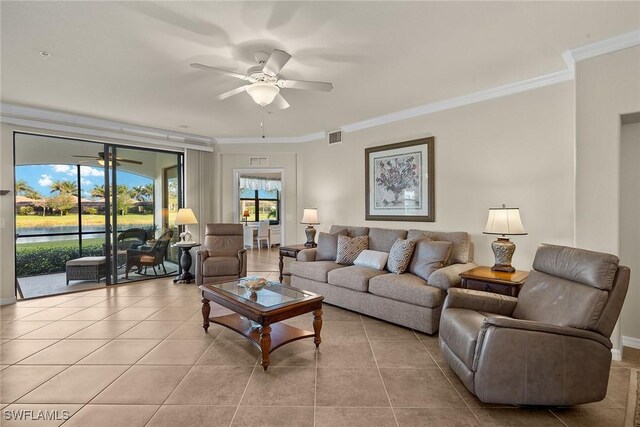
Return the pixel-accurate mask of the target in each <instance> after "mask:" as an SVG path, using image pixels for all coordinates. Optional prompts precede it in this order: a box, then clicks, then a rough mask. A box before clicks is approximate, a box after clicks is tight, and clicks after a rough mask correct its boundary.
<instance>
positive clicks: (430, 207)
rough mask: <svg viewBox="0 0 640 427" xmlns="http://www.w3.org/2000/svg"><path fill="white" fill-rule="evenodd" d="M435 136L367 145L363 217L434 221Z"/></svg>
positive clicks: (379, 219)
mask: <svg viewBox="0 0 640 427" xmlns="http://www.w3.org/2000/svg"><path fill="white" fill-rule="evenodd" d="M434 144H435V138H434V137H428V138H421V139H414V140H411V141H405V142H398V143H395V144H388V145H381V146H378V147H370V148H366V149H365V151H364V158H365V197H366V212H365V220H372V221H375V220H377V221H421V222H433V221H435V180H434V178H435V169H434V165H435V159H434Z"/></svg>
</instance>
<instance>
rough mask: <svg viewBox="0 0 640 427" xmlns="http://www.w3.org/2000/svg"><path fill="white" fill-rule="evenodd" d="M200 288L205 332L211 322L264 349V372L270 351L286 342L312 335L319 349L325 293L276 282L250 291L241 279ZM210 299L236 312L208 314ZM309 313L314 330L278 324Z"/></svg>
mask: <svg viewBox="0 0 640 427" xmlns="http://www.w3.org/2000/svg"><path fill="white" fill-rule="evenodd" d="M200 289H201V290H202V321H203V323H202V327H203V328H204V330H205V332H206V331H207V330H208V329H209V322H213V323H217V324H219V325H222V326H225V327H227V328H229V329H231V330H233V331H235V332H237V333H239V334H240V335H242V336H244V337H246V338H247V339H249V341H251V342H252V343H253V344H254V345H256V346H257V347H258V349H260V350H261V351H262V368H263V369H264V370H265V371H266V370H267V368H268V367H269V361H270V360H269V355H270V354H271V352H272V351H274V350H276V349H277V348H279V347H281V346H283V345H285V344H287V343H290V342H292V341H297V340H300V339H303V338H311V337H313V342H314V343H315V345H316V348H318V347H319V346H320V343H321V341H322V340H321V339H320V331H321V330H322V300H323V299H324V297H323V296H322V295H318V294H314V293H312V292H308V291H303V290H301V289H296V288H292V287H290V286H284V285H282V284H280V283H275V282H271V283H269V284H268V285H267V286H266V287H265V288H264V289H262V290H260V291H258V292H250V291H249V290H248V289H246V288H244V287H243V286H241V285H240V280H234V281H232V282H226V283H219V284H207V285H202V286H200ZM209 301H214V302H216V303H218V304H220V305H221V306H223V307H226V308H228V309H229V310H231V311H233V312H234V313H233V314H228V315H226V316H217V317H209V315H210V313H211V306H210V305H209ZM309 312H313V332H310V331H306V330H303V329H299V328H296V327H293V326H290V325H287V324H285V323H278V322H281V321H283V320H286V319H291V318H292V317H296V316H299V315H301V314H305V313H309Z"/></svg>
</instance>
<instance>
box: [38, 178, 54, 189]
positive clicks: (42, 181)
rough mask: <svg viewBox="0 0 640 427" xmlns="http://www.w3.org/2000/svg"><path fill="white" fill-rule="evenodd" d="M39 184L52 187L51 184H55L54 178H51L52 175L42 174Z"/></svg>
mask: <svg viewBox="0 0 640 427" xmlns="http://www.w3.org/2000/svg"><path fill="white" fill-rule="evenodd" d="M38 184H40V185H41V186H42V187H51V184H53V180H52V179H51V176H50V175H40V179H39V180H38Z"/></svg>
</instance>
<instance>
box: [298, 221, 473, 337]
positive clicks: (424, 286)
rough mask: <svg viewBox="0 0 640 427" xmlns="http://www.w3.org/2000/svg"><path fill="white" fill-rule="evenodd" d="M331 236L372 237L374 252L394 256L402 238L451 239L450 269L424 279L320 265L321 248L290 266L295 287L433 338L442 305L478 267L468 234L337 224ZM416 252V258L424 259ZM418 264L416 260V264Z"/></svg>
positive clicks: (327, 262)
mask: <svg viewBox="0 0 640 427" xmlns="http://www.w3.org/2000/svg"><path fill="white" fill-rule="evenodd" d="M330 233H333V234H336V233H344V234H348V235H349V236H352V237H355V236H362V235H368V236H369V249H371V250H376V251H382V252H389V251H390V249H391V247H392V246H393V243H394V242H395V241H396V239H398V238H401V239H407V238H409V239H420V238H422V237H429V238H430V239H431V240H435V241H450V242H451V243H452V245H451V253H450V256H449V265H447V266H445V267H443V268H440V269H438V270H436V271H435V272H433V273H431V275H430V276H429V277H428V281H425V280H423V279H422V278H420V277H418V276H417V275H415V274H412V273H409V272H405V273H402V274H394V273H390V272H389V271H387V270H386V269H385V270H381V271H380V270H376V269H374V268H370V267H363V266H357V265H351V266H345V265H341V264H337V263H336V262H335V261H332V260H324V261H317V260H316V254H317V253H318V252H317V251H318V249H317V248H313V249H305V250H303V251H301V252H300V253H298V257H297V260H296V261H294V262H293V263H292V264H291V266H290V271H291V285H292V286H294V287H297V288H301V289H305V290H309V291H311V292H315V293H319V294H321V295H323V296H324V301H325V302H326V303H329V304H332V305H336V306H339V307H343V308H346V309H349V310H353V311H356V312H359V313H362V314H366V315H368V316H372V317H377V318H379V319H383V320H386V321H389V322H392V323H396V324H399V325H402V326H406V327H408V328H412V329H415V330H418V331H421V332H425V333H427V334H435V333H436V332H438V325H439V323H440V313H441V311H442V304H443V303H444V300H445V297H446V295H447V290H448V289H449V288H450V287H455V286H459V285H460V277H459V274H460V273H462V272H464V271H467V270H469V269H471V268H474V267H476V264H474V263H473V262H472V261H473V245H472V243H471V239H470V237H469V234H468V233H466V232H430V231H424V230H408V231H407V230H397V229H386V228H368V227H348V226H341V225H333V226H332V227H331V230H330ZM419 256H420V253H419V252H418V251H415V252H414V254H413V257H419ZM414 261H416V260H414V259H412V260H411V262H414Z"/></svg>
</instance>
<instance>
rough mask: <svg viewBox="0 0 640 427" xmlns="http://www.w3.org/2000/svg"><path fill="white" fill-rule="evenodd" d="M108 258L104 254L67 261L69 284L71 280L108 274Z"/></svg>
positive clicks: (98, 280)
mask: <svg viewBox="0 0 640 427" xmlns="http://www.w3.org/2000/svg"><path fill="white" fill-rule="evenodd" d="M106 263H107V261H106V259H105V257H103V256H87V257H83V258H76V259H72V260H69V261H67V286H69V280H95V281H96V282H100V279H101V278H102V277H106V276H107V268H106Z"/></svg>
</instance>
